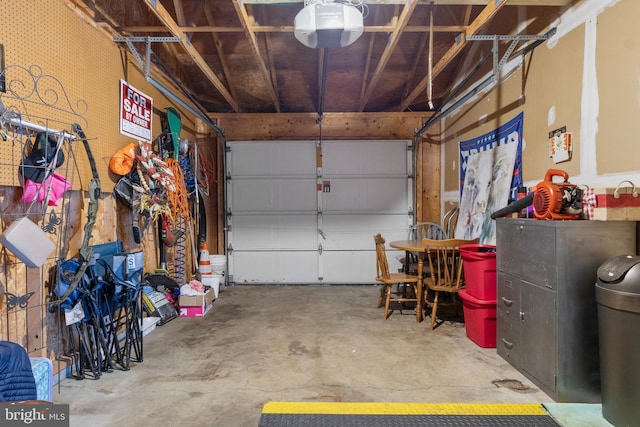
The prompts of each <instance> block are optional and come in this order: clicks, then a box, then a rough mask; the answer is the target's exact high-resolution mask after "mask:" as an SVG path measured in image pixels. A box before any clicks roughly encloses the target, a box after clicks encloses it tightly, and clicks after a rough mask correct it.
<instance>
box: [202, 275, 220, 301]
mask: <svg viewBox="0 0 640 427" xmlns="http://www.w3.org/2000/svg"><path fill="white" fill-rule="evenodd" d="M201 282H202V284H203V285H205V286H208V287H210V288H212V289H213V296H214V298H218V293H219V292H220V276H216V275H212V274H209V275H204V276H202V280H201Z"/></svg>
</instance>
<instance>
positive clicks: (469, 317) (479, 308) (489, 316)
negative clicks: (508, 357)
mask: <svg viewBox="0 0 640 427" xmlns="http://www.w3.org/2000/svg"><path fill="white" fill-rule="evenodd" d="M458 295H460V299H461V300H462V308H463V312H464V327H465V330H466V332H467V337H468V338H469V339H470V340H471V341H473V342H474V343H476V344H478V345H479V346H480V347H483V348H496V300H489V301H487V300H481V299H478V298H475V297H473V296H471V295H469V293H468V292H467V291H466V290H465V289H461V290H459V291H458Z"/></svg>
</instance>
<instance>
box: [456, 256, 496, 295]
mask: <svg viewBox="0 0 640 427" xmlns="http://www.w3.org/2000/svg"><path fill="white" fill-rule="evenodd" d="M459 249H460V256H461V257H462V262H463V264H462V265H463V268H464V281H465V288H466V289H467V293H468V294H469V295H471V296H473V297H475V298H477V299H481V300H487V301H494V303H495V299H496V247H495V246H494V245H480V244H476V245H462V246H460V248H459Z"/></svg>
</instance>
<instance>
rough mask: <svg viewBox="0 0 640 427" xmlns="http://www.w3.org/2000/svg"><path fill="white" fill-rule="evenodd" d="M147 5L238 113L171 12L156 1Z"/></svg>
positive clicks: (235, 103) (229, 95)
mask: <svg viewBox="0 0 640 427" xmlns="http://www.w3.org/2000/svg"><path fill="white" fill-rule="evenodd" d="M143 1H144V3H145V4H146V5H147V7H148V8H149V10H151V11H152V12H153V13H154V15H155V16H156V17H157V18H158V19H159V20H160V21H161V22H162V23H163V24H164V25H165V26H166V27H167V31H169V32H170V33H171V34H173V36H175V37H179V38H180V45H181V46H182V48H183V49H184V50H185V51H186V52H187V54H188V55H189V56H190V57H191V59H192V60H193V61H194V62H195V63H196V65H197V66H198V68H200V70H201V71H202V72H203V73H204V75H205V76H206V77H207V79H209V81H210V82H211V83H212V84H213V85H214V86H215V87H216V89H218V91H219V92H220V94H221V95H222V96H223V97H224V99H225V100H226V101H227V102H228V103H229V105H231V108H233V110H234V111H236V112H237V111H238V108H239V107H238V102H237V101H236V100H235V99H234V98H233V97H232V96H231V94H230V93H229V91H228V90H227V88H226V87H225V86H224V84H222V82H221V81H220V79H219V78H218V77H217V76H216V74H215V73H214V72H213V70H212V69H211V67H209V64H207V62H206V61H205V60H204V58H202V56H201V55H200V53H198V51H197V50H196V49H195V48H194V47H193V45H192V44H191V43H190V41H189V37H188V35H187V34H186V33H185V32H184V31H182V30H181V29H180V27H179V26H178V24H177V23H176V22H175V21H174V20H173V18H172V17H171V15H170V14H169V12H168V11H167V10H166V9H165V8H164V7H163V6H162V4H160V3H159V2H156V1H154V0H143Z"/></svg>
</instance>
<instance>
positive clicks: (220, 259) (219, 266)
mask: <svg viewBox="0 0 640 427" xmlns="http://www.w3.org/2000/svg"><path fill="white" fill-rule="evenodd" d="M209 260H210V261H211V271H212V272H213V273H214V274H222V273H224V271H225V270H226V268H227V256H226V255H209Z"/></svg>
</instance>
